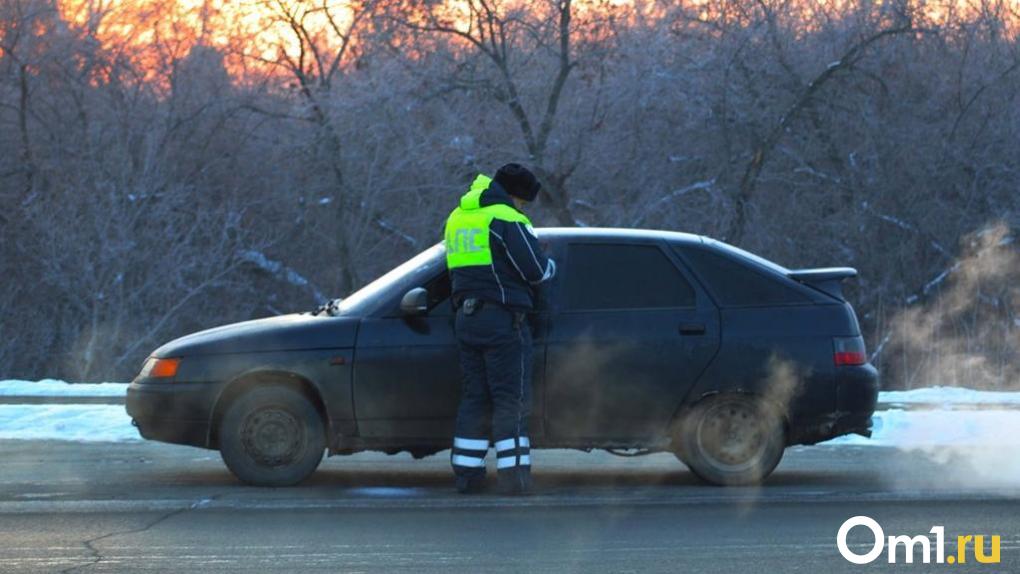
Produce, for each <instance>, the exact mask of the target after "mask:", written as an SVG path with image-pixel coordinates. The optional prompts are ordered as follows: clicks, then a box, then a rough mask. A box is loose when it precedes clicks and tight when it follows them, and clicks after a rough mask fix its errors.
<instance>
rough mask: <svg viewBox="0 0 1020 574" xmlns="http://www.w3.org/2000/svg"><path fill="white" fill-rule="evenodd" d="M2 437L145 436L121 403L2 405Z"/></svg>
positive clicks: (83, 438) (104, 438)
mask: <svg viewBox="0 0 1020 574" xmlns="http://www.w3.org/2000/svg"><path fill="white" fill-rule="evenodd" d="M0 439H18V440H47V439H50V440H69V441H87V442H93V441H95V442H119V441H128V440H141V436H140V435H139V434H138V429H136V428H135V427H134V426H132V425H131V417H129V416H128V414H127V411H125V410H124V407H123V406H121V405H0Z"/></svg>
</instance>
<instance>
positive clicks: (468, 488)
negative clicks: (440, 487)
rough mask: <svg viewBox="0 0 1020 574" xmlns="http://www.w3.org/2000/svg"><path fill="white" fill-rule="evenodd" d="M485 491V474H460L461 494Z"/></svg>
mask: <svg viewBox="0 0 1020 574" xmlns="http://www.w3.org/2000/svg"><path fill="white" fill-rule="evenodd" d="M484 491H485V477H484V476H458V477H457V492H459V493H460V494H478V493H480V492H484Z"/></svg>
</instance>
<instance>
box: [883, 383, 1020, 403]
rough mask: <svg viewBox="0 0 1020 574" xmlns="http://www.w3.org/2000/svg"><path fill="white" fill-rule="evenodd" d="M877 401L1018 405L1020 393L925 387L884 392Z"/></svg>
mask: <svg viewBox="0 0 1020 574" xmlns="http://www.w3.org/2000/svg"><path fill="white" fill-rule="evenodd" d="M878 400H879V402H882V403H890V404H901V405H904V404H929V405H982V404H999V405H1002V404H1020V392H1009V391H979V390H976V389H964V388H961V387H926V388H923V389H913V390H910V391H885V392H881V393H879V394H878Z"/></svg>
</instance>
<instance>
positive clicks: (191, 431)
mask: <svg viewBox="0 0 1020 574" xmlns="http://www.w3.org/2000/svg"><path fill="white" fill-rule="evenodd" d="M219 390H220V385H218V384H213V383H153V384H138V383H131V385H130V386H128V389H127V400H126V405H127V412H128V415H129V416H130V417H131V419H132V422H133V423H134V424H135V426H137V427H138V431H139V433H141V435H142V437H143V438H146V439H150V440H157V441H162V442H169V443H174V444H186V445H191V446H198V447H204V448H208V447H209V444H210V441H209V426H210V421H211V420H212V408H213V405H214V404H215V403H216V397H217V396H218V394H219Z"/></svg>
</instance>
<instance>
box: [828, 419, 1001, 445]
mask: <svg viewBox="0 0 1020 574" xmlns="http://www.w3.org/2000/svg"><path fill="white" fill-rule="evenodd" d="M873 422H874V425H873V428H872V433H873V434H872V436H871V438H870V439H868V438H864V437H862V436H859V435H847V436H842V437H839V438H836V439H833V440H831V441H828V442H826V443H825V444H830V445H860V446H894V447H898V448H907V449H911V448H922V449H923V448H927V447H937V446H996V447H1002V446H1020V432H1018V431H1020V410H1012V409H1010V410H1002V409H997V410H946V409H934V410H903V409H889V410H886V411H877V412H876V413H875V415H874V417H873Z"/></svg>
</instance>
